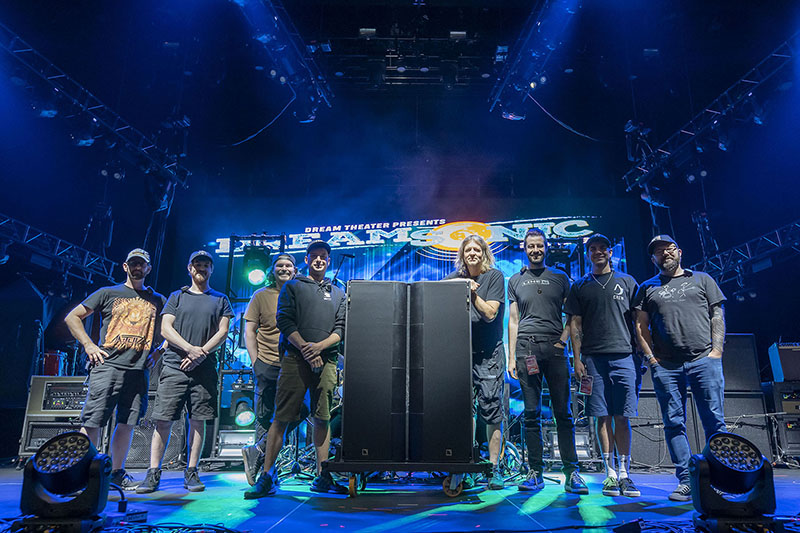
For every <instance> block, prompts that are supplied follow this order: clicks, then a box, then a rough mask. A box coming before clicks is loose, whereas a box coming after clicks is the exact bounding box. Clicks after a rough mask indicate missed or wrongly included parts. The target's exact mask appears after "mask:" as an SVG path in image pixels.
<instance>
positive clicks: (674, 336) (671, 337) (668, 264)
mask: <svg viewBox="0 0 800 533" xmlns="http://www.w3.org/2000/svg"><path fill="white" fill-rule="evenodd" d="M647 252H648V253H649V254H650V257H651V259H652V261H653V263H654V264H655V265H656V266H657V267H658V269H659V273H658V275H657V276H654V277H653V278H650V279H649V280H647V281H645V282H644V283H642V285H641V286H640V287H639V290H638V291H637V293H636V297H635V299H634V308H635V309H636V336H637V341H638V343H639V348H640V349H641V351H642V353H643V355H644V358H645V359H647V360H648V362H649V364H650V369H651V370H652V372H653V388H654V389H655V391H656V397H657V398H658V403H659V405H660V406H661V416H662V418H663V420H664V434H665V435H666V439H667V448H668V449H669V454H670V457H671V458H672V462H673V463H674V464H675V476H676V477H677V478H678V483H679V484H678V487H677V488H676V489H675V490H674V491H673V492H672V493H671V494H670V495H669V499H670V500H673V501H689V500H691V487H690V485H689V458H690V457H691V453H692V452H691V449H690V448H689V440H688V439H687V438H686V385H687V384H688V385H689V386H690V387H691V389H692V393H693V396H694V401H695V406H696V407H697V412H698V414H699V415H700V421H701V422H702V424H703V431H704V433H705V436H706V439H708V437H710V436H711V435H712V434H714V433H716V432H717V431H725V420H724V417H723V391H724V390H725V382H724V378H723V375H722V348H723V344H724V342H725V317H724V314H723V308H722V305H723V303H724V302H725V296H724V295H723V294H722V291H721V290H720V288H719V286H718V285H717V283H716V282H715V281H714V279H713V278H711V276H709V275H708V274H706V273H704V272H692V271H691V270H686V269H683V268H681V256H682V252H681V250H680V249H679V248H678V244H677V243H676V242H675V240H674V239H673V238H672V237H670V236H669V235H656V236H655V237H653V240H651V241H650V244H649V245H648V247H647Z"/></svg>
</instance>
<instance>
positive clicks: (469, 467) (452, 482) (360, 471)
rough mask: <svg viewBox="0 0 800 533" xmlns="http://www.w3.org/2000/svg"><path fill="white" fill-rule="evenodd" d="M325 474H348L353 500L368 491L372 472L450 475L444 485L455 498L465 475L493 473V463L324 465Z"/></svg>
mask: <svg viewBox="0 0 800 533" xmlns="http://www.w3.org/2000/svg"><path fill="white" fill-rule="evenodd" d="M322 471H323V473H324V472H337V473H343V474H349V478H348V479H349V483H348V494H349V495H350V497H351V498H355V497H356V496H358V491H363V490H365V489H366V488H367V477H369V474H370V473H372V472H449V474H448V475H447V477H445V478H444V481H443V483H442V490H443V491H444V493H445V494H446V495H447V496H449V497H451V498H455V497H456V496H459V495H460V494H461V493H462V491H463V490H464V483H463V480H464V475H465V474H483V475H485V476H488V475H489V474H491V472H492V463H490V462H488V461H486V462H479V463H475V462H469V463H444V462H443V463H419V462H414V463H412V462H378V461H376V462H363V463H362V462H360V461H359V462H356V461H336V460H333V461H325V462H323V463H322Z"/></svg>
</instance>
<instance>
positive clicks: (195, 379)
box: [152, 365, 218, 421]
mask: <svg viewBox="0 0 800 533" xmlns="http://www.w3.org/2000/svg"><path fill="white" fill-rule="evenodd" d="M217 402H218V392H217V370H216V368H214V367H213V366H210V365H209V366H208V367H206V368H203V367H198V368H196V369H194V370H192V371H191V372H184V371H183V370H180V369H179V368H173V367H171V366H167V365H164V366H163V367H162V369H161V375H160V376H159V378H158V389H156V405H155V407H154V408H153V414H152V418H153V420H160V421H175V420H180V418H181V413H182V412H183V407H184V406H186V407H187V411H188V413H189V418H191V419H194V420H213V419H215V418H216V417H217Z"/></svg>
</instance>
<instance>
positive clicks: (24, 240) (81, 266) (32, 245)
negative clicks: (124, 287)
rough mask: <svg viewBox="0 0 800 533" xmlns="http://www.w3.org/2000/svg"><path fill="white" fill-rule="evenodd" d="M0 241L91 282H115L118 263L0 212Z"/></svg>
mask: <svg viewBox="0 0 800 533" xmlns="http://www.w3.org/2000/svg"><path fill="white" fill-rule="evenodd" d="M0 239H3V240H7V241H9V242H10V243H16V244H18V245H20V246H23V247H24V248H26V249H28V250H30V251H31V252H34V253H36V254H39V255H41V256H44V257H46V258H47V259H49V260H51V261H53V266H52V268H55V269H61V270H63V272H64V273H65V274H67V275H69V276H72V277H74V278H77V279H79V280H82V281H85V282H87V283H93V282H94V278H95V277H96V276H97V277H100V278H102V279H104V280H109V281H114V268H115V267H116V265H117V263H115V262H114V261H111V260H109V259H106V258H105V257H103V256H101V255H99V254H96V253H94V252H90V251H89V250H86V249H84V248H81V247H80V246H77V245H75V244H72V243H70V242H67V241H65V240H63V239H60V238H58V237H56V236H54V235H51V234H49V233H46V232H44V231H42V230H39V229H36V228H33V227H31V226H29V225H28V224H25V223H24V222H20V221H19V220H15V219H13V218H11V217H9V216H6V215H3V214H2V213H0Z"/></svg>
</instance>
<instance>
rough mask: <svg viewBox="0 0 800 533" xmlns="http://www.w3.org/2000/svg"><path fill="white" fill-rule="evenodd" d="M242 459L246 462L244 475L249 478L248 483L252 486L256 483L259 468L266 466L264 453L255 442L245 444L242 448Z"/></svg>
mask: <svg viewBox="0 0 800 533" xmlns="http://www.w3.org/2000/svg"><path fill="white" fill-rule="evenodd" d="M242 461H243V462H244V475H245V477H246V478H247V483H248V484H249V485H250V486H251V487H252V486H253V485H255V484H256V478H258V472H259V470H261V467H262V466H264V454H263V453H262V452H261V450H259V449H258V446H257V445H255V444H254V445H252V446H244V447H243V448H242Z"/></svg>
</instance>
